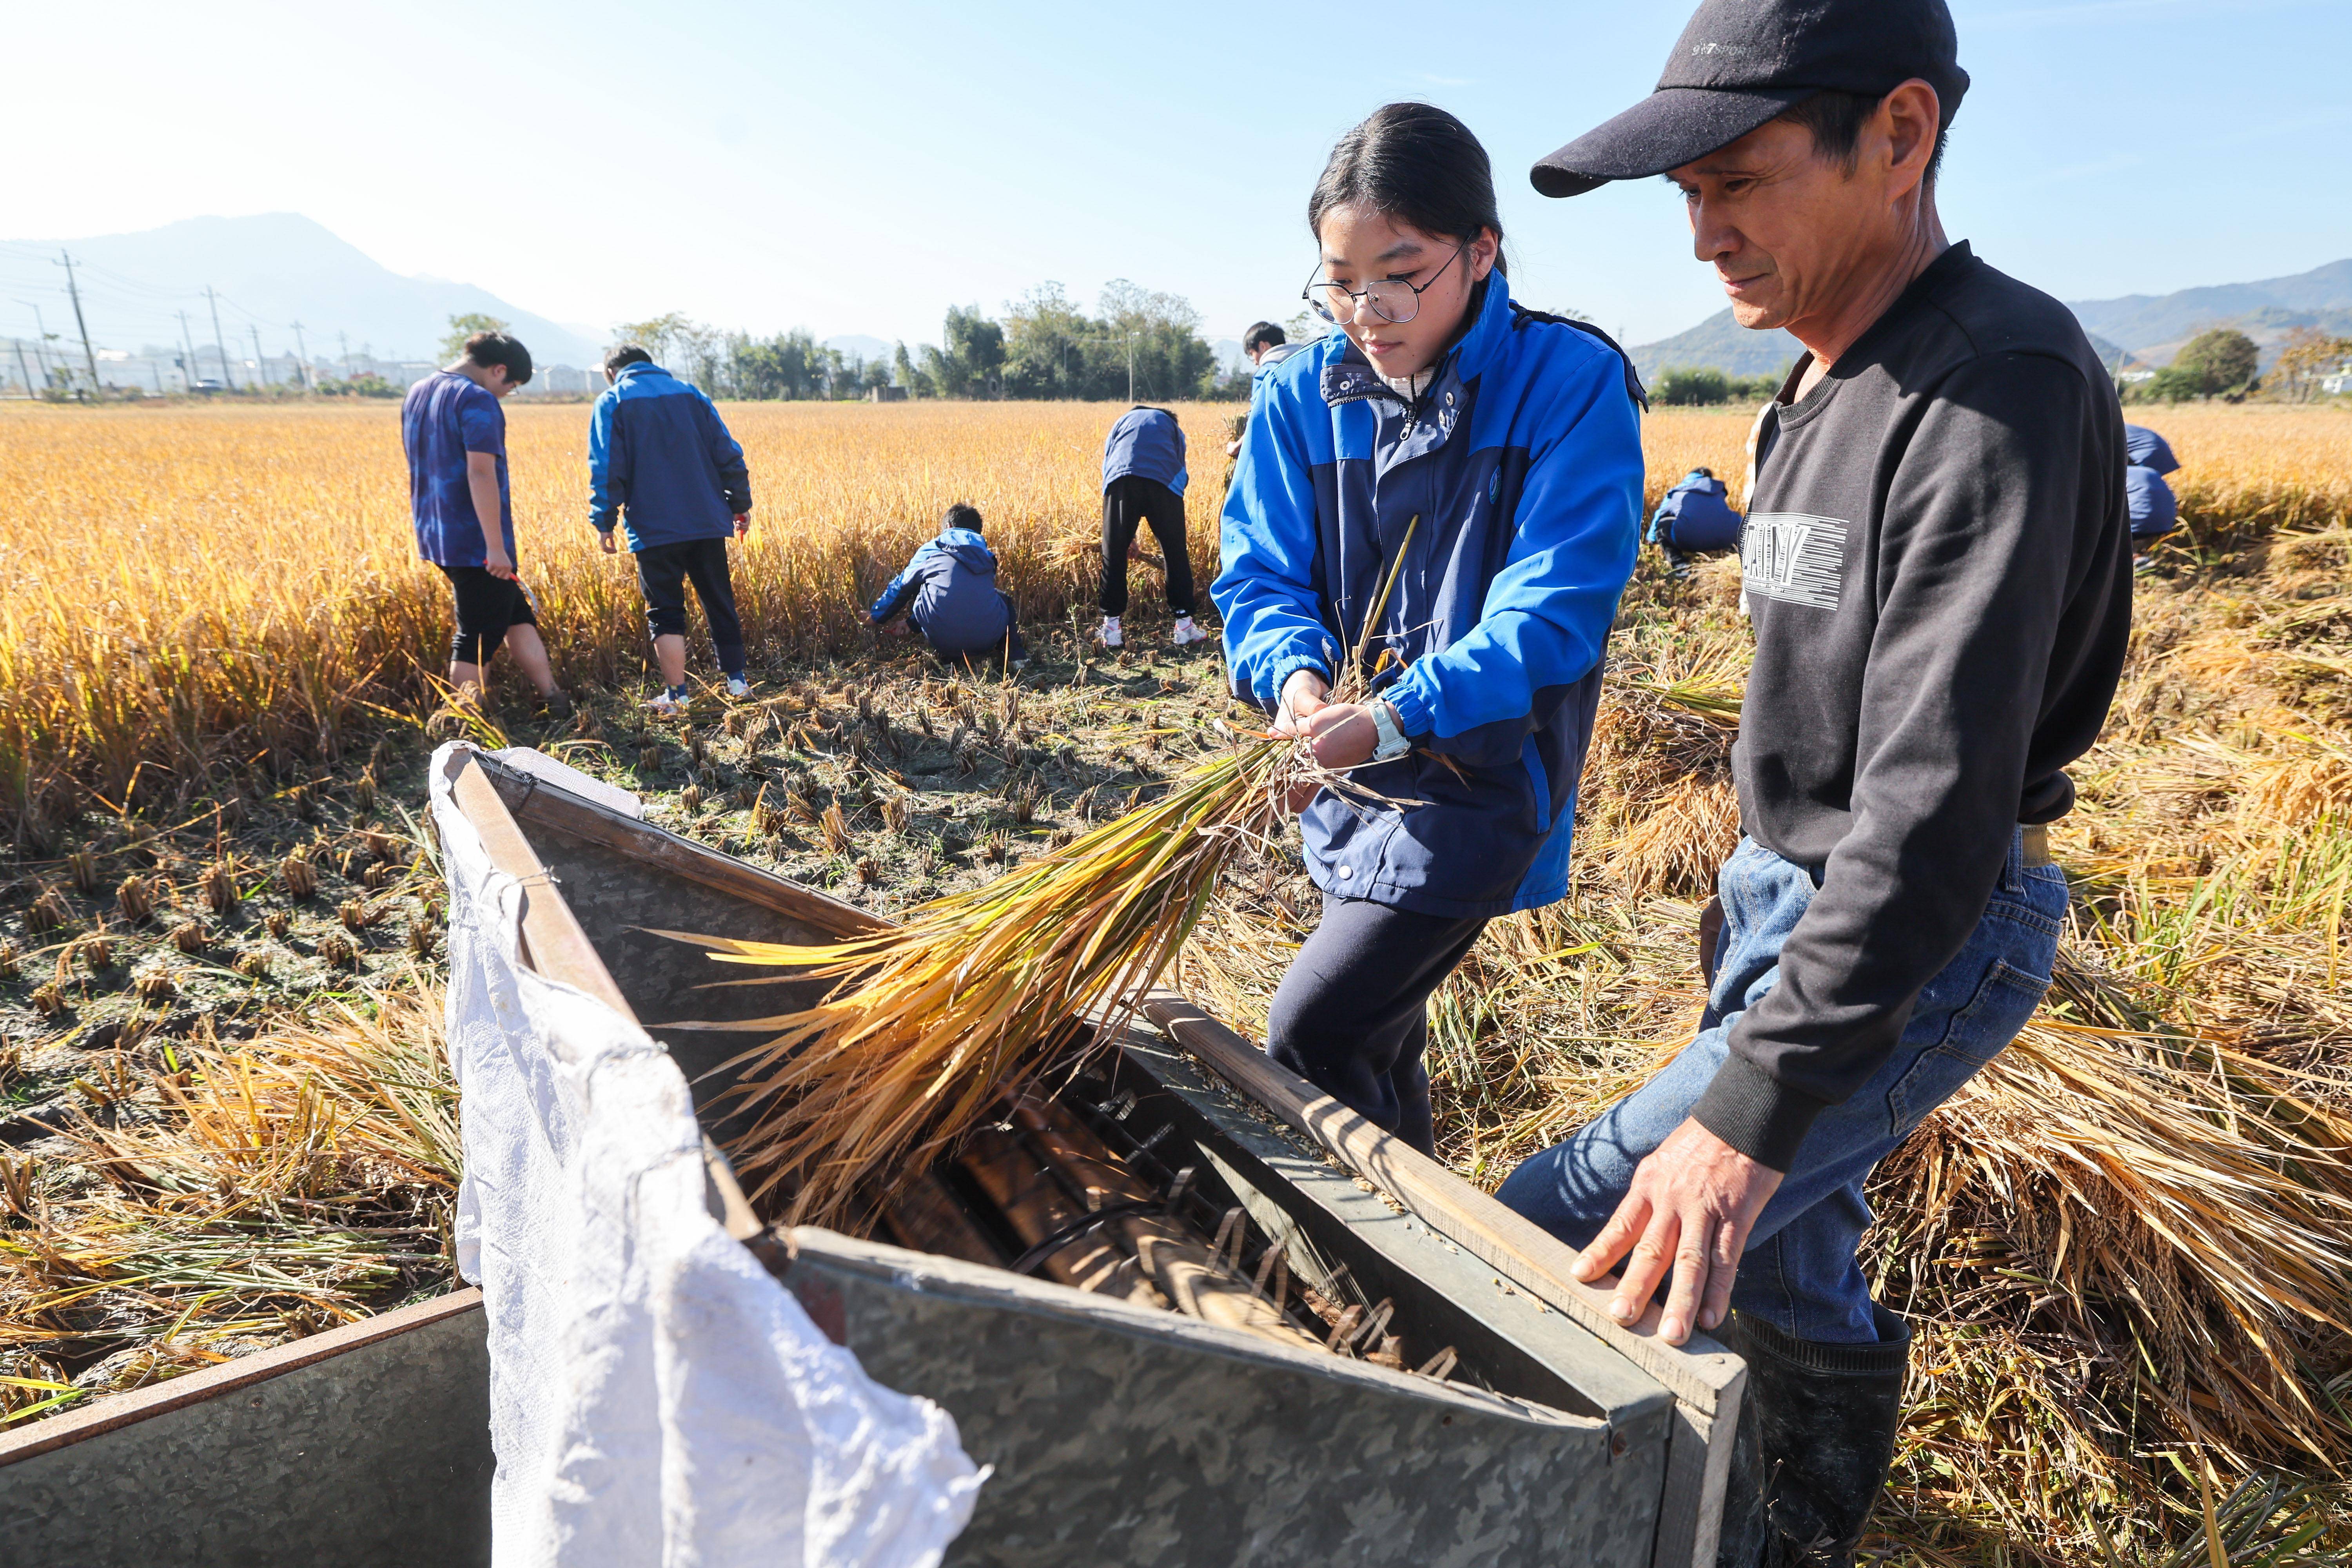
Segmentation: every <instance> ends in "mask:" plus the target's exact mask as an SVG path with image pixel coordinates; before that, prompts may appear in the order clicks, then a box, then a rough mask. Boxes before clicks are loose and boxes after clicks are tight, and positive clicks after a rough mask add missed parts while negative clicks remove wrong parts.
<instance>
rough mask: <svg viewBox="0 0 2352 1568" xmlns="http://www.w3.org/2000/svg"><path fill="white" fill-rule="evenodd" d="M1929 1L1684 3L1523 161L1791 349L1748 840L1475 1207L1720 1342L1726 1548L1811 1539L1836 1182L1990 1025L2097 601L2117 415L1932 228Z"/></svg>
mask: <svg viewBox="0 0 2352 1568" xmlns="http://www.w3.org/2000/svg"><path fill="white" fill-rule="evenodd" d="M1957 53H1958V46H1957V41H1956V39H1955V37H1954V34H1953V28H1952V21H1951V16H1950V15H1949V13H1948V11H1947V10H1946V9H1945V6H1944V4H1943V0H1708V3H1707V4H1706V5H1702V6H1701V7H1700V8H1699V11H1698V13H1697V15H1696V16H1694V17H1693V18H1692V20H1691V22H1690V25H1689V26H1688V27H1687V28H1685V31H1684V33H1683V36H1682V38H1681V40H1680V41H1679V42H1678V43H1677V44H1676V45H1675V52H1674V55H1673V58H1671V59H1670V60H1669V61H1668V63H1667V66H1666V69H1665V72H1664V76H1663V77H1662V78H1661V79H1660V81H1659V84H1658V89H1657V90H1656V92H1654V94H1653V95H1652V96H1651V97H1650V98H1649V99H1647V100H1644V101H1643V103H1641V104H1639V105H1637V106H1636V107H1635V108H1633V110H1629V111H1627V112H1626V113H1624V114H1622V115H1620V116H1618V117H1617V118H1616V119H1614V120H1612V121H1609V122H1608V123H1607V124H1605V125H1603V126H1601V128H1600V129H1599V130H1597V131H1594V132H1591V134H1589V135H1586V136H1584V137H1581V138H1580V139H1579V140H1577V141H1575V142H1570V144H1569V145H1568V146H1566V147H1563V148H1561V149H1560V150H1559V152H1557V153H1553V154H1552V155H1551V156H1550V157H1549V158H1546V159H1544V160H1543V161H1542V162H1541V163H1538V164H1537V165H1536V168H1535V171H1534V176H1533V177H1534V180H1535V184H1536V187H1537V188H1538V190H1541V191H1543V192H1545V193H1546V194H1548V195H1578V194H1580V193H1581V192H1584V191H1588V190H1591V189H1593V188H1595V187H1597V186H1599V185H1601V184H1605V183H1606V182H1608V181H1611V180H1625V179H1640V178H1645V177H1649V176H1653V175H1656V174H1666V175H1667V176H1668V177H1669V178H1670V179H1671V180H1672V181H1673V182H1674V184H1675V185H1677V186H1679V187H1680V188H1681V190H1682V192H1683V195H1684V198H1685V203H1686V205H1687V206H1688V209H1689V216H1690V223H1691V232H1692V234H1693V236H1694V237H1695V239H1696V251H1697V255H1698V258H1699V259H1700V260H1702V261H1706V262H1709V263H1712V264H1713V265H1714V267H1715V269H1716V272H1717V276H1718V277H1719V278H1720V279H1722V282H1723V287H1724V291H1725V292H1726V293H1727V295H1729V296H1730V298H1731V302H1732V309H1733V310H1734V311H1735V312H1736V314H1737V315H1738V320H1739V321H1740V323H1741V324H1742V325H1743V326H1748V327H1754V328H1768V329H1769V328H1773V327H1785V328H1787V329H1788V330H1789V331H1790V332H1792V333H1794V334H1795V335H1796V337H1797V338H1798V340H1799V341H1800V342H1802V343H1803V344H1804V346H1805V348H1806V351H1807V352H1806V353H1805V355H1804V357H1803V358H1801V360H1799V361H1798V363H1797V365H1796V367H1795V369H1794V370H1792V371H1791V372H1790V376H1789V379H1788V381H1787V383H1786V384H1784V385H1783V386H1782V387H1781V389H1780V395H1779V396H1778V398H1777V399H1776V400H1775V401H1774V403H1773V404H1772V405H1770V406H1769V407H1768V408H1767V409H1766V410H1765V412H1764V414H1763V416H1761V418H1760V419H1759V424H1758V429H1757V441H1756V466H1755V472H1754V477H1753V479H1752V482H1751V487H1750V492H1749V495H1748V518H1747V521H1746V524H1745V526H1744V528H1743V531H1742V535H1741V542H1740V565H1741V575H1742V580H1743V583H1744V585H1745V599H1746V602H1747V604H1748V606H1749V611H1750V614H1751V616H1753V619H1754V625H1755V632H1756V660H1755V665H1754V668H1753V671H1752V673H1751V674H1750V676H1749V679H1748V694H1747V699H1746V702H1745V705H1744V707H1743V710H1742V713H1741V722H1740V732H1739V742H1738V747H1737V748H1736V750H1735V751H1734V752H1733V771H1734V773H1735V776H1736V779H1737V782H1738V790H1739V803H1740V816H1741V819H1742V824H1743V826H1744V828H1745V833H1746V836H1745V837H1743V838H1742V840H1741V842H1740V844H1739V847H1738V850H1737V851H1736V852H1735V853H1734V854H1733V856H1732V857H1731V858H1730V859H1729V860H1728V861H1727V862H1726V863H1725V864H1724V867H1723V868H1722V871H1721V874H1720V877H1719V879H1718V883H1717V888H1718V895H1717V896H1718V900H1719V910H1720V912H1719V915H1717V911H1716V910H1710V914H1711V915H1717V918H1716V919H1715V920H1713V921H1709V922H1706V924H1705V925H1704V926H1703V928H1702V929H1703V931H1706V933H1707V934H1706V936H1705V937H1704V938H1703V945H1704V947H1705V950H1706V951H1705V952H1703V955H1702V956H1703V958H1704V960H1705V966H1706V969H1707V970H1708V972H1709V975H1710V990H1709V995H1708V1000H1707V1010H1706V1016H1705V1018H1704V1019H1703V1021H1702V1025H1701V1028H1700V1032H1699V1034H1698V1036H1697V1037H1696V1039H1695V1040H1694V1041H1693V1042H1692V1043H1691V1045H1690V1046H1688V1047H1685V1050H1684V1051H1683V1052H1682V1054H1681V1055H1680V1056H1678V1057H1677V1058H1675V1061H1674V1062H1673V1063H1672V1064H1671V1065H1669V1066H1668V1067H1667V1068H1665V1069H1664V1071H1662V1072H1661V1073H1659V1074H1658V1076H1657V1077H1656V1078H1655V1079H1653V1080H1652V1081H1651V1082H1650V1083H1649V1084H1647V1085H1645V1086H1644V1087H1643V1088H1642V1089H1638V1090H1636V1091H1635V1092H1634V1093H1633V1094H1632V1095H1630V1096H1628V1097H1627V1098H1626V1099H1625V1100H1622V1101H1620V1102H1619V1103H1618V1104H1616V1105H1615V1106H1612V1108H1611V1109H1610V1110H1608V1111H1607V1112H1606V1113H1604V1114H1603V1115H1602V1116H1601V1118H1600V1119H1599V1120H1598V1121H1595V1122H1593V1123H1592V1124H1591V1126H1589V1127H1587V1128H1585V1129H1584V1130H1583V1131H1580V1132H1579V1133H1578V1134H1577V1135H1576V1136H1575V1137H1574V1138H1573V1139H1571V1140H1570V1142H1567V1143H1564V1144H1561V1145H1560V1146H1559V1147H1558V1148H1555V1149H1551V1150H1548V1151H1546V1152H1543V1153H1541V1154H1538V1155H1536V1156H1535V1157H1533V1158H1532V1159H1530V1160H1528V1161H1527V1162H1526V1163H1524V1164H1522V1165H1521V1166H1520V1167H1519V1169H1518V1170H1517V1171H1516V1172H1514V1173H1512V1175H1511V1178H1510V1180H1509V1181H1508V1182H1507V1183H1506V1184H1505V1185H1504V1187H1503V1190H1502V1193H1501V1196H1502V1198H1503V1200H1504V1201H1505V1202H1506V1203H1508V1204H1510V1205H1512V1206H1514V1207H1515V1208H1517V1209H1519V1210H1520V1211H1521V1212H1522V1213H1524V1214H1526V1215H1528V1216H1529V1217H1531V1218H1533V1219H1535V1220H1537V1221H1538V1222H1539V1223H1541V1224H1543V1225H1544V1226H1547V1227H1548V1228H1549V1229H1551V1230H1552V1231H1554V1232H1555V1233H1556V1234H1558V1235H1559V1236H1561V1237H1565V1238H1566V1239H1568V1240H1569V1241H1570V1242H1571V1243H1572V1244H1574V1245H1576V1246H1578V1247H1582V1248H1583V1249H1584V1250H1583V1252H1582V1254H1581V1256H1580V1259H1579V1263H1578V1271H1579V1273H1580V1276H1581V1277H1582V1278H1585V1279H1599V1278H1601V1276H1602V1275H1603V1274H1604V1273H1606V1272H1607V1271H1608V1270H1610V1269H1612V1268H1620V1267H1621V1266H1622V1275H1621V1277H1620V1279H1619V1283H1618V1286H1617V1289H1616V1297H1615V1302H1614V1310H1616V1312H1617V1314H1618V1316H1619V1317H1620V1318H1621V1319H1622V1320H1624V1321H1632V1320H1633V1318H1635V1317H1636V1316H1638V1315H1639V1313H1640V1310H1642V1308H1643V1306H1644V1305H1645V1304H1646V1303H1647V1302H1648V1301H1649V1300H1650V1299H1651V1298H1652V1297H1653V1295H1654V1294H1655V1293H1656V1292H1657V1290H1658V1289H1660V1288H1661V1286H1664V1287H1665V1292H1666V1295H1665V1306H1664V1313H1663V1317H1662V1321H1661V1326H1660V1331H1661V1333H1662V1334H1663V1335H1664V1337H1665V1338H1666V1339H1668V1340H1670V1341H1675V1342H1680V1341H1682V1340H1684V1339H1685V1338H1686V1337H1687V1336H1688V1334H1689V1333H1690V1331H1692V1330H1693V1329H1694V1328H1701V1329H1707V1330H1712V1331H1720V1333H1721V1334H1722V1336H1723V1337H1724V1338H1725V1339H1726V1340H1727V1342H1729V1343H1730V1344H1731V1345H1732V1346H1733V1347H1734V1348H1735V1349H1737V1350H1738V1351H1739V1352H1740V1353H1741V1354H1742V1355H1743V1356H1745V1357H1746V1358H1747V1361H1748V1368H1749V1372H1748V1398H1747V1401H1746V1405H1745V1411H1744V1414H1743V1421H1742V1432H1741V1441H1740V1444H1739V1446H1738V1450H1737V1452H1736V1455H1735V1459H1734V1467H1733V1482H1732V1488H1731V1490H1730V1492H1729V1493H1728V1495H1727V1501H1726V1511H1725V1523H1724V1531H1723V1537H1722V1545H1721V1549H1720V1550H1721V1561H1722V1562H1723V1563H1728V1564H1737V1565H1738V1568H1748V1565H1750V1564H1754V1563H1851V1562H1852V1561H1853V1551H1854V1547H1855V1545H1856V1543H1857V1542H1859V1540H1860V1538H1861V1535H1862V1532H1863V1527H1864V1521H1865V1519H1866V1518H1867V1516H1868V1513H1869V1510H1870V1508H1871V1505H1872V1504H1873V1502H1874V1500H1876V1498H1877V1495H1878V1492H1879V1489H1880V1488H1881V1487H1882V1486H1883V1484H1884V1482H1885V1475H1886V1470H1887V1467H1888V1465H1889V1463H1890V1462H1891V1459H1892V1456H1893V1451H1894V1442H1895V1428H1896V1425H1897V1420H1898V1415H1899V1402H1900V1397H1901V1394H1902V1388H1903V1373H1904V1363H1905V1360H1906V1354H1907V1351H1908V1347H1909V1338H1910V1336H1909V1332H1908V1330H1907V1329H1906V1327H1905V1325H1904V1323H1903V1321H1902V1320H1901V1319H1900V1318H1898V1317H1896V1316H1895V1314H1894V1313H1892V1312H1889V1311H1887V1310H1885V1308H1883V1307H1881V1306H1879V1305H1878V1304H1877V1303H1875V1302H1874V1301H1873V1300H1872V1299H1871V1296H1870V1291H1869V1288H1868V1284H1867V1281H1866V1279H1864V1273H1863V1270H1862V1269H1861V1268H1860V1266H1859V1265H1858V1264H1857V1262H1856V1260H1855V1248H1856V1247H1857V1245H1858V1243H1859V1242H1860V1240H1861V1237H1862V1234H1863V1232H1864V1228H1865V1227H1867V1226H1868V1225H1869V1224H1870V1220H1871V1215H1870V1209H1869V1207H1868V1205H1866V1204H1865V1203H1864V1200H1863V1184H1864V1181H1865V1180H1866V1179H1867V1177H1868V1176H1869V1173H1870V1171H1871V1169H1872V1167H1873V1166H1874V1165H1875V1164H1876V1163H1878V1161H1879V1160H1880V1159H1881V1158H1882V1157H1884V1156H1885V1154H1886V1153H1888V1152H1890V1151H1892V1150H1893V1149H1894V1148H1895V1145H1896V1144H1898V1143H1900V1142H1902V1141H1903V1140H1904V1139H1905V1138H1906V1136H1908V1135H1909V1133H1910V1132H1911V1131H1912V1130H1913V1129H1914V1128H1915V1127H1916V1126H1917V1125H1918V1124H1919V1121H1920V1120H1921V1119H1922V1118H1923V1117H1925V1116H1926V1115H1927V1113H1928V1112H1929V1111H1930V1110H1934V1109H1935V1108H1936V1106H1937V1105H1938V1104H1939V1103H1941V1102H1942V1101H1943V1100H1945V1099H1946V1098H1947V1097H1948V1096H1949V1095H1951V1094H1952V1093H1953V1092H1954V1091H1955V1090H1957V1089H1958V1088H1959V1087H1960V1086H1961V1085H1962V1084H1963V1083H1965V1082H1966V1081H1967V1080H1968V1079H1969V1077H1970V1076H1971V1075H1972V1074H1974V1073H1975V1072H1976V1071H1977V1070H1978V1069H1979V1068H1981V1067H1982V1066H1983V1065H1984V1064H1985V1063H1986V1062H1987V1061H1989V1060H1990V1059H1991V1058H1992V1057H1993V1056H1994V1055H1996V1054H1997V1053H1998V1052H1999V1051H2000V1049H2001V1048H2002V1047H2005V1046H2006V1045H2008V1044H2009V1042H2010V1041H2011V1039H2012V1038H2013V1037H2015V1036H2016V1034H2017V1032H2018V1031H2019V1030H2020V1029H2021V1028H2022V1027H2023V1026H2024V1025H2025V1023H2026V1021H2027V1019H2028V1018H2029V1017H2030V1016H2032V1012H2033V1009H2034V1007H2035V1005H2037V1004H2038V1002H2039V1001H2040V999H2041V996H2042V993H2043V991H2044V990H2045V989H2046V988H2047V987H2048V985H2049V984H2050V975H2051V968H2052V965H2053V962H2054V959H2055V956H2056V947H2057V940H2058V932H2059V928H2060V925H2061V923H2062V921H2063V918H2064V916H2065V912H2066V903H2067V891H2066V882H2065V879H2064V877H2063V874H2062V873H2061V872H2059V871H2058V870H2057V869H2055V868H2053V867H2052V865H2051V864H2050V857H2049V850H2048V834H2047V825H2048V824H2049V823H2051V822H2053V821H2054V820H2055V819H2057V818H2058V817H2059V816H2063V814H2064V813H2065V811H2066V810H2067V808H2068V806H2069V805H2071V804H2072V803H2073V799H2074V791H2073V786H2072V785H2071V784H2069V782H2068V780H2067V777H2066V774H2065V773H2064V771H2063V770H2064V768H2065V767H2066V765H2067V764H2068V763H2071V762H2073V761H2074V759H2075V758H2077V757H2079V756H2081V755H2082V754H2083V752H2084V751H2086V750H2088V749H2089V747H2090V745H2091V743H2092V742H2093V741H2094V740H2095V738H2096V736H2097V734H2098V731H2099V726H2100V724H2101V722H2102V721H2103V720H2104V719H2105V715H2106V711H2107V705H2108V702H2109V700H2110V699H2111V698H2112V697H2113V695H2114V692H2115V686H2116V677H2117V675H2118V673H2119V672H2120V670H2121V668H2122V666H2123V658H2124V646H2125V639H2126V634H2127V632H2128V629H2129V623H2130V615H2131V598H2130V595H2131V552H2130V550H2129V547H2128V539H2129V534H2128V529H2127V524H2126V510H2125V490H2124V427H2123V418H2122V415H2121V413H2120V411H2119V410H2118V409H2117V407H2116V397H2115V391H2114V388H2113V386H2112V385H2111V384H2109V383H2108V381H2107V378H2106V376H2105V373H2104V371H2103V369H2102V367H2101V365H2100V363H2099V360H2098V357H2097V355H2095V353H2092V351H2091V348H2090V345H2089V344H2088V342H2085V341H2084V336H2083V332H2082V330H2081V328H2080V327H2078V326H2077V325H2076V323H2075V321H2074V317H2073V316H2072V315H2071V314H2069V313H2068V312H2067V310H2065V308H2064V307H2063V306H2062V305H2060V304H2059V303H2058V302H2057V301H2056V300H2052V299H2050V298H2049V297H2048V296H2046V295H2044V294H2042V293H2040V292H2038V291H2036V290H2034V289H2029V288H2027V287H2026V286H2025V285H2023V284H2021V283H2019V282H2017V281H2015V280H2014V279H2010V278H2007V277H2005V276H2003V275H2002V274H2000V272H1997V271H1995V270H1994V269H1993V268H1990V267H1989V266H1987V265H1986V264H1985V263H1984V262H1982V261H1980V260H1979V259H1978V258H1976V257H1975V256H1974V255H1973V254H1971V253H1970V251H1969V247H1968V246H1967V245H1966V244H1965V243H1961V244H1958V245H1955V244H1952V243H1951V242H1950V241H1948V239H1947V238H1946V237H1945V235H1944V229H1943V225H1942V223H1941V222H1940V220H1939V219H1938V218H1937V212H1936V190H1935V182H1936V173H1937V165H1938V163H1939V162H1940V161H1941V158H1942V156H1943V152H1944V145H1945V140H1946V136H1947V133H1948V128H1949V126H1950V124H1951V121H1952V116H1953V113H1954V112H1955V110H1958V107H1959V102H1960V97H1961V94H1962V93H1963V92H1965V91H1966V90H1967V88H1968V84H1969V79H1968V76H1967V73H1965V72H1964V71H1962V70H1961V69H1960V68H1959V64H1958V58H1957Z"/></svg>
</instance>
